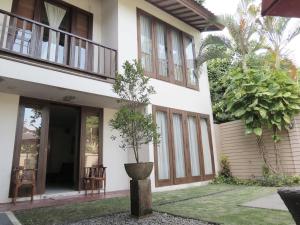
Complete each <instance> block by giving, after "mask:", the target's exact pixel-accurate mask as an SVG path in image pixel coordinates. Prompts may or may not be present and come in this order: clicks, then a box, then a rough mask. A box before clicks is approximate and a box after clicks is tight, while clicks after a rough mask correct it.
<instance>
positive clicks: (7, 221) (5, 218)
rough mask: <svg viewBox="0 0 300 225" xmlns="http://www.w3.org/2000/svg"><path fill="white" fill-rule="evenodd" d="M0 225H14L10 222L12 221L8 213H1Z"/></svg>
mask: <svg viewBox="0 0 300 225" xmlns="http://www.w3.org/2000/svg"><path fill="white" fill-rule="evenodd" d="M0 224H1V225H13V223H12V222H10V219H9V218H8V216H7V215H6V213H0Z"/></svg>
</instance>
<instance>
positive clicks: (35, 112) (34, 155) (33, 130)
mask: <svg viewBox="0 0 300 225" xmlns="http://www.w3.org/2000/svg"><path fill="white" fill-rule="evenodd" d="M41 129H42V112H41V110H40V109H38V108H27V107H26V108H25V111H24V121H23V131H22V140H21V152H20V161H19V166H23V167H24V168H25V169H37V167H38V156H39V153H40V145H41Z"/></svg>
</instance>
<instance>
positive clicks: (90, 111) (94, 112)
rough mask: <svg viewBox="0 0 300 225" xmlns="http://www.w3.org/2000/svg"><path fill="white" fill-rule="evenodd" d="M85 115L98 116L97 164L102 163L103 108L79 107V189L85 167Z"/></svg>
mask: <svg viewBox="0 0 300 225" xmlns="http://www.w3.org/2000/svg"><path fill="white" fill-rule="evenodd" d="M87 116H99V131H98V132H99V145H98V165H101V164H103V125H104V121H103V109H102V108H92V107H81V125H80V147H79V173H78V175H79V177H78V181H79V185H78V188H79V191H80V190H82V188H83V183H82V178H83V176H84V167H85V147H86V143H85V141H84V140H85V139H86V126H85V125H86V118H87Z"/></svg>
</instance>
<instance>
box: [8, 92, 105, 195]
mask: <svg viewBox="0 0 300 225" xmlns="http://www.w3.org/2000/svg"><path fill="white" fill-rule="evenodd" d="M50 105H62V106H66V107H68V106H69V107H74V108H77V109H79V112H80V117H79V126H78V133H79V136H78V141H79V143H77V144H78V145H79V146H78V150H79V152H78V153H77V154H78V155H77V157H75V158H74V163H75V164H77V165H78V167H77V168H75V167H74V173H75V172H76V171H75V170H78V173H77V174H78V181H77V184H75V183H74V185H75V188H76V190H81V187H82V185H81V184H82V175H83V174H82V172H83V169H84V161H82V160H84V149H85V145H84V138H85V134H84V133H85V131H84V130H83V128H85V126H84V125H85V124H84V122H85V118H86V116H87V115H98V116H99V118H100V120H99V164H102V163H103V125H104V117H103V111H104V110H103V108H93V107H86V106H82V105H78V104H71V103H61V102H56V101H48V100H40V99H33V98H27V97H22V96H21V97H20V101H19V108H18V118H17V125H16V132H15V145H14V155H13V160H12V169H11V180H10V193H9V197H12V190H13V185H12V184H13V182H12V181H13V169H14V168H15V167H17V166H19V161H20V150H21V141H22V130H23V123H24V112H25V107H26V106H29V107H30V106H32V107H37V106H38V107H40V108H42V113H43V114H42V118H43V119H42V128H41V137H40V138H41V143H40V152H39V156H38V170H37V179H36V185H37V189H36V190H37V191H36V194H44V193H45V186H46V172H47V153H48V138H49V120H50ZM82 156H83V157H82ZM75 182H76V180H75Z"/></svg>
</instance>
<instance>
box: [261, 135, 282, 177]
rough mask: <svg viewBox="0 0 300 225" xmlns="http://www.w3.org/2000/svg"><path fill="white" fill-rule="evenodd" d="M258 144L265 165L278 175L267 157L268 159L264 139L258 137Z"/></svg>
mask: <svg viewBox="0 0 300 225" xmlns="http://www.w3.org/2000/svg"><path fill="white" fill-rule="evenodd" d="M256 142H257V145H258V148H259V154H260V155H261V157H262V159H263V161H264V164H265V165H266V166H267V167H268V169H269V170H270V171H271V172H273V173H277V171H276V169H274V168H273V166H272V165H271V163H269V161H268V159H267V157H266V152H265V151H266V150H265V144H264V141H263V139H262V137H261V136H256Z"/></svg>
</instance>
